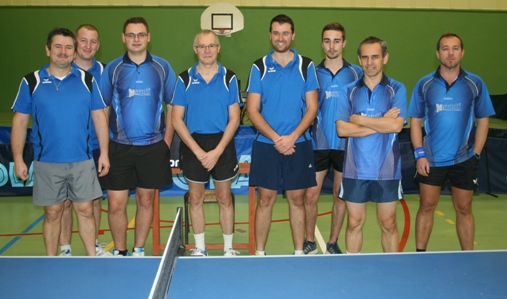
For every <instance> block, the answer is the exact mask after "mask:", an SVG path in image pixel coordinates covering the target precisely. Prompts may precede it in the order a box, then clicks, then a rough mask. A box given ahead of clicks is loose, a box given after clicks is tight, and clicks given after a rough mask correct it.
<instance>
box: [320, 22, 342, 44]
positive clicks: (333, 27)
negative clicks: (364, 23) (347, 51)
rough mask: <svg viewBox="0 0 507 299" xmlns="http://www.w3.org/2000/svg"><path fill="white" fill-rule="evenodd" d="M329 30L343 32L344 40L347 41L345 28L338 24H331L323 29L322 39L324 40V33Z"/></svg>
mask: <svg viewBox="0 0 507 299" xmlns="http://www.w3.org/2000/svg"><path fill="white" fill-rule="evenodd" d="M328 30H335V31H341V33H342V36H343V40H345V28H344V27H343V26H342V24H340V23H338V22H331V23H329V24H327V25H326V26H324V28H322V38H324V32H326V31H328Z"/></svg>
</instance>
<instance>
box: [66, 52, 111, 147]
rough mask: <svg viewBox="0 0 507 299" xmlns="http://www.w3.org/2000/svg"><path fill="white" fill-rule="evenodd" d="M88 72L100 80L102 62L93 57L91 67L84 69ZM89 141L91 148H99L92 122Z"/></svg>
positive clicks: (102, 68) (102, 67)
mask: <svg viewBox="0 0 507 299" xmlns="http://www.w3.org/2000/svg"><path fill="white" fill-rule="evenodd" d="M72 64H73V65H74V66H75V67H77V68H79V66H78V65H77V64H75V63H74V62H72ZM86 71H87V72H88V73H90V74H92V75H93V78H95V81H97V82H100V78H101V77H102V72H103V71H104V64H102V62H99V61H97V60H96V59H95V58H93V64H92V67H91V68H89V69H88V70H86ZM90 136H91V137H90V143H91V147H92V150H96V149H98V148H99V140H98V139H97V134H96V133H95V126H94V125H93V122H92V124H91V126H90Z"/></svg>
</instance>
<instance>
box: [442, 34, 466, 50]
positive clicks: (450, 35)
mask: <svg viewBox="0 0 507 299" xmlns="http://www.w3.org/2000/svg"><path fill="white" fill-rule="evenodd" d="M447 37H457V38H458V39H459V42H460V44H461V50H463V49H464V48H463V40H461V37H459V36H458V35H457V34H456V33H452V32H446V33H444V34H442V36H441V37H440V38H439V39H438V42H437V51H438V50H440V41H441V40H442V39H444V38H447Z"/></svg>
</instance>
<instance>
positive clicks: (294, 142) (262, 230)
mask: <svg viewBox="0 0 507 299" xmlns="http://www.w3.org/2000/svg"><path fill="white" fill-rule="evenodd" d="M269 32H270V40H271V45H272V46H273V50H271V51H270V52H269V53H268V55H266V56H264V57H263V58H260V59H258V60H257V61H255V62H254V63H253V65H252V69H251V71H250V77H249V80H248V86H247V92H248V96H247V112H248V117H249V118H250V120H251V121H252V123H253V125H254V126H255V128H256V129H257V130H258V131H259V134H258V135H257V136H256V138H255V141H254V144H253V147H252V164H251V168H250V181H249V184H250V186H257V187H258V204H257V208H256V210H255V243H256V249H257V252H256V254H258V255H265V246H266V242H267V239H268V234H269V229H270V225H271V215H272V210H273V205H274V204H275V200H276V197H277V192H278V191H279V190H286V195H287V201H288V202H289V214H290V223H291V229H292V239H293V242H294V250H295V251H294V253H295V254H296V255H302V254H303V243H304V234H305V207H304V195H305V191H306V188H308V187H312V186H315V185H316V181H315V167H314V165H313V155H312V152H313V151H312V143H311V140H310V134H309V132H308V128H309V127H310V124H311V123H312V122H313V120H314V119H315V116H316V115H317V109H318V94H317V89H318V88H319V84H318V82H317V76H316V73H315V66H314V64H313V62H312V61H311V60H310V59H308V58H306V57H304V56H301V55H299V54H298V53H297V52H296V50H294V49H292V48H291V47H290V45H291V43H292V41H293V40H294V36H295V33H294V22H293V21H292V19H291V18H290V17H288V16H286V15H278V16H276V17H274V18H273V19H272V20H271V23H270V28H269Z"/></svg>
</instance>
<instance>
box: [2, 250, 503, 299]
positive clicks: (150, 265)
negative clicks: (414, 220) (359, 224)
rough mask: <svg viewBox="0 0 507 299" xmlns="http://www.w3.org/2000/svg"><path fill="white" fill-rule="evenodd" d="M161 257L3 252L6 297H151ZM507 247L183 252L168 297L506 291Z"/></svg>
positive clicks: (483, 294)
mask: <svg viewBox="0 0 507 299" xmlns="http://www.w3.org/2000/svg"><path fill="white" fill-rule="evenodd" d="M160 261H161V258H160V257H145V258H134V257H128V258H102V257H96V258H93V257H81V258H80V257H70V258H62V257H55V258H50V257H33V258H32V257H30V258H28V257H19V258H15V257H0V298H20V299H21V298H62V297H66V298H135V299H139V298H148V295H149V294H150V290H151V287H152V284H153V280H154V278H155V275H156V272H157V269H158V266H159V263H160ZM506 285H507V251H471V252H435V253H431V252H430V253H396V254H360V255H338V256H330V255H314V256H266V257H256V256H238V257H177V258H176V260H175V271H174V273H173V277H172V281H171V285H170V288H169V298H177V299H179V298H220V299H223V298H242V299H243V298H245V299H248V298H255V299H259V298H263V299H264V298H277V299H278V298H446V299H450V298H507V286H506Z"/></svg>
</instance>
